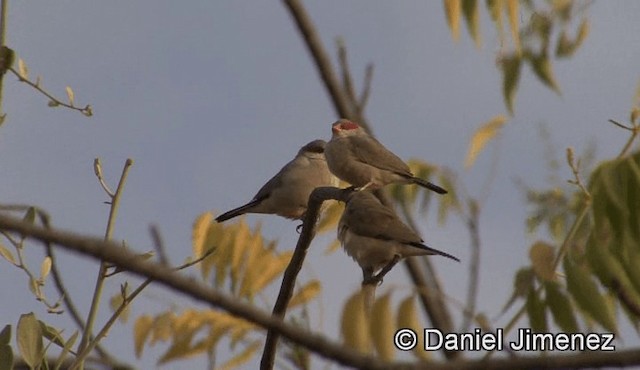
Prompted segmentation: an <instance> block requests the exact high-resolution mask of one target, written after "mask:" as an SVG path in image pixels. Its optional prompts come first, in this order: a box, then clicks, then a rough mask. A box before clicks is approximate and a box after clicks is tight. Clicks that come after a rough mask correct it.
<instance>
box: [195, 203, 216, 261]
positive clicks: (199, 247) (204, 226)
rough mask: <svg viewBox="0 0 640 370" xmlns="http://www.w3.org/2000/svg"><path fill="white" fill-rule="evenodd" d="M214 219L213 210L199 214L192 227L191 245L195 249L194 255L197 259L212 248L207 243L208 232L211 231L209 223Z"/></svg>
mask: <svg viewBox="0 0 640 370" xmlns="http://www.w3.org/2000/svg"><path fill="white" fill-rule="evenodd" d="M212 220H213V214H211V212H205V213H203V214H201V215H200V216H198V217H197V218H196V220H195V221H194V223H193V227H192V228H191V247H192V249H193V256H194V257H195V258H196V259H197V258H200V257H202V255H204V254H205V252H206V251H207V250H208V249H209V248H211V246H207V245H205V241H206V240H207V232H208V231H209V225H211V221H212Z"/></svg>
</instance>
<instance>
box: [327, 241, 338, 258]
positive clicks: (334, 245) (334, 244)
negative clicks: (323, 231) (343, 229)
mask: <svg viewBox="0 0 640 370" xmlns="http://www.w3.org/2000/svg"><path fill="white" fill-rule="evenodd" d="M338 248H340V241H339V240H338V239H334V240H333V241H332V242H331V243H330V244H329V246H328V247H327V249H325V250H324V254H331V253H333V252H335V251H337V250H338Z"/></svg>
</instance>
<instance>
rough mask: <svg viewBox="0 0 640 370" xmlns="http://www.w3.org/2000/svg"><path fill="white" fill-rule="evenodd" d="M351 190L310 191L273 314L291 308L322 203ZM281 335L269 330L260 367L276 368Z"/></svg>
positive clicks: (263, 369) (323, 188) (278, 316)
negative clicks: (274, 366)
mask: <svg viewBox="0 0 640 370" xmlns="http://www.w3.org/2000/svg"><path fill="white" fill-rule="evenodd" d="M349 192H350V190H343V189H338V188H334V187H320V188H316V189H315V190H314V191H313V192H312V193H311V195H309V202H308V207H307V212H306V214H305V217H304V222H303V224H302V231H301V232H300V237H299V238H298V243H297V244H296V248H295V250H294V251H293V256H291V261H290V262H289V265H288V266H287V269H286V270H285V271H284V276H283V278H282V284H281V285H280V293H278V298H277V299H276V304H275V305H274V307H273V312H272V315H273V317H276V318H279V319H282V318H284V314H285V313H286V311H287V306H288V305H289V301H290V300H291V297H292V295H293V288H294V287H295V285H296V279H297V277H298V273H300V269H301V268H302V264H303V262H304V259H305V257H306V255H307V250H308V249H309V245H310V244H311V241H312V240H313V237H314V236H315V233H316V226H317V220H318V214H319V212H320V206H321V205H322V203H323V202H324V201H325V200H328V199H336V200H342V201H345V200H346V196H347V195H348V194H349ZM279 336H280V335H279V334H278V332H276V331H274V330H271V329H269V331H268V332H267V339H266V341H265V344H264V349H263V352H262V359H261V360H260V369H262V370H269V369H273V365H274V362H275V356H276V348H277V345H278V338H279Z"/></svg>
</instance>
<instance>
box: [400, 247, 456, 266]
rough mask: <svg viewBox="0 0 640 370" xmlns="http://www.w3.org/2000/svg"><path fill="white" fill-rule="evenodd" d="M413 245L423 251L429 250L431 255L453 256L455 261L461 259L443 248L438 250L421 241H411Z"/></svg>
mask: <svg viewBox="0 0 640 370" xmlns="http://www.w3.org/2000/svg"><path fill="white" fill-rule="evenodd" d="M410 244H411V245H412V246H414V247H416V248H420V249H422V250H423V251H427V252H429V254H431V255H438V256H442V257H447V258H451V259H452V260H454V261H458V262H460V259H459V258H458V257H456V256H453V255H451V254H449V253H446V252H443V251H441V250H437V249H435V248H431V247H429V246H427V245H424V244H421V243H410Z"/></svg>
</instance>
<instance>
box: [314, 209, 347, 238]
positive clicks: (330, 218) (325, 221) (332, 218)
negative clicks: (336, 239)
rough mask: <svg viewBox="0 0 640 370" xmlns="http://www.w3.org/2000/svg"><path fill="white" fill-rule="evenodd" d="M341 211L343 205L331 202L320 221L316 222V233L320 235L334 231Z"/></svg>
mask: <svg viewBox="0 0 640 370" xmlns="http://www.w3.org/2000/svg"><path fill="white" fill-rule="evenodd" d="M343 211H344V203H342V202H331V203H330V204H329V206H328V207H326V208H325V210H324V212H323V213H322V217H321V218H320V221H318V227H317V233H318V234H320V233H323V232H326V231H330V230H335V229H336V227H337V226H338V221H339V220H340V217H341V216H342V212H343Z"/></svg>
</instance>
